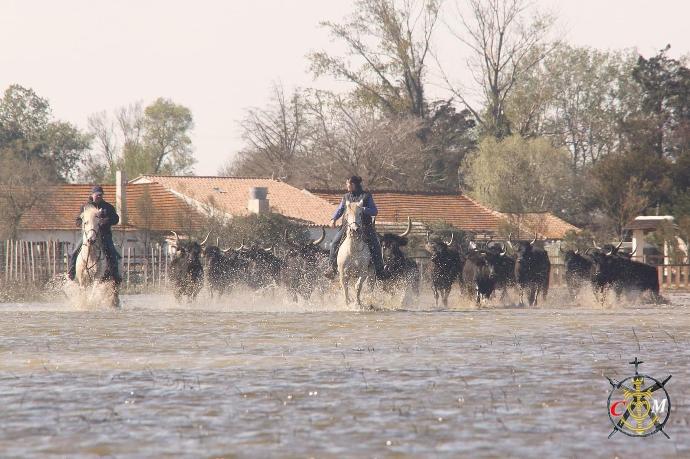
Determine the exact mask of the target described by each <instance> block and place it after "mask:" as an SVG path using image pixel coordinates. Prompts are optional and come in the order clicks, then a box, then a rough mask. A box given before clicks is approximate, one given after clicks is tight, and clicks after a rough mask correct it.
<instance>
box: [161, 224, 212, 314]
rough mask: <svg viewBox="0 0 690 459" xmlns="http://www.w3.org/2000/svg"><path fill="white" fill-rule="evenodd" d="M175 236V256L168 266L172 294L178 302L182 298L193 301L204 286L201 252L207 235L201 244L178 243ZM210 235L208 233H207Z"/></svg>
mask: <svg viewBox="0 0 690 459" xmlns="http://www.w3.org/2000/svg"><path fill="white" fill-rule="evenodd" d="M173 234H174V235H175V244H174V245H173V247H174V248H175V255H174V257H173V259H172V261H171V264H170V278H171V280H172V284H173V294H174V295H175V298H176V299H177V300H178V301H180V300H181V299H182V297H185V296H186V297H188V299H189V300H195V299H196V296H197V295H198V294H199V291H200V290H201V287H203V285H204V268H203V266H202V264H201V250H202V247H203V246H204V244H206V241H207V240H208V235H206V238H205V239H204V240H203V241H202V242H196V241H187V242H180V238H179V237H178V236H177V233H175V232H174V231H173ZM209 234H210V233H209Z"/></svg>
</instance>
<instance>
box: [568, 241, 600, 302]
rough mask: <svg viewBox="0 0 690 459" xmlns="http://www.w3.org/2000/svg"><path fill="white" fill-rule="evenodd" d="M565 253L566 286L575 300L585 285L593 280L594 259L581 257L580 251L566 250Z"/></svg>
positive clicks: (585, 256) (586, 256)
mask: <svg viewBox="0 0 690 459" xmlns="http://www.w3.org/2000/svg"><path fill="white" fill-rule="evenodd" d="M562 253H563V263H564V264H565V284H566V286H567V287H568V292H569V293H570V296H571V297H572V298H575V297H576V296H577V294H578V292H579V290H580V289H581V288H582V286H583V285H584V284H589V283H590V282H591V280H592V267H593V261H592V257H590V256H588V255H581V254H580V252H579V251H578V250H566V251H564V252H562Z"/></svg>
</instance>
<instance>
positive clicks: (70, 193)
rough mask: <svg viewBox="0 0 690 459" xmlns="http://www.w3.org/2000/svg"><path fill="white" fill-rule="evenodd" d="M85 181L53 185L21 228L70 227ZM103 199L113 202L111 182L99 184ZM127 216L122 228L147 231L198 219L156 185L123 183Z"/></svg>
mask: <svg viewBox="0 0 690 459" xmlns="http://www.w3.org/2000/svg"><path fill="white" fill-rule="evenodd" d="M91 186H92V185H89V184H62V185H56V186H55V187H53V188H52V189H50V190H49V191H48V192H47V193H46V198H45V199H43V200H42V201H41V202H40V203H38V204H36V205H34V207H32V208H31V209H30V210H28V211H27V212H26V213H25V214H24V215H23V216H22V219H21V221H20V229H22V230H74V229H75V223H74V220H75V218H76V217H77V214H78V213H79V209H80V208H81V206H82V204H84V203H85V202H86V201H87V199H88V197H89V195H90V194H91ZM103 192H104V195H105V199H106V200H107V201H108V202H109V203H111V204H112V205H115V185H103ZM126 196H127V219H128V225H127V226H125V229H133V228H146V229H149V230H151V231H170V230H175V231H183V232H184V231H189V230H198V229H199V227H200V224H201V223H202V220H201V218H190V217H193V215H194V214H193V209H192V208H191V207H190V206H189V205H187V204H186V203H185V202H184V201H183V200H182V199H180V198H178V197H177V196H175V195H174V194H172V193H170V192H169V191H167V190H166V189H165V188H163V187H162V186H160V185H158V184H155V183H154V184H141V185H140V184H131V183H130V184H127V186H126Z"/></svg>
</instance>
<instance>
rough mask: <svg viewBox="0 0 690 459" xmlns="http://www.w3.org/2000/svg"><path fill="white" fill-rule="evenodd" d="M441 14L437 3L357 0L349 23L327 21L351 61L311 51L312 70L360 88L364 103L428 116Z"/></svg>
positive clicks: (358, 90)
mask: <svg viewBox="0 0 690 459" xmlns="http://www.w3.org/2000/svg"><path fill="white" fill-rule="evenodd" d="M438 13H439V2H438V1H437V0H422V1H414V0H404V1H397V2H396V1H395V0H359V1H358V2H357V3H356V8H355V11H354V13H353V14H352V15H351V16H350V17H349V18H348V20H347V22H345V23H343V24H337V23H332V22H323V23H322V25H323V26H324V27H326V28H328V29H329V30H330V32H331V35H332V36H333V37H334V38H335V39H337V40H339V41H341V42H343V43H344V44H345V45H346V46H347V54H348V57H353V58H355V60H356V63H354V64H353V63H351V62H350V60H349V59H348V58H347V57H345V58H344V57H336V56H332V55H329V54H328V53H326V52H325V51H320V52H315V53H311V54H310V56H309V58H310V60H311V68H312V71H313V72H314V73H315V74H316V75H317V76H320V75H323V74H330V75H332V76H334V77H336V78H339V79H345V80H347V81H350V82H351V83H354V84H355V85H356V88H357V90H356V93H357V94H358V96H359V97H360V99H361V100H364V101H366V102H369V103H373V104H374V105H376V106H379V107H381V108H382V109H383V110H384V111H386V112H387V113H388V114H389V115H390V114H412V115H414V116H418V117H424V116H425V115H426V103H425V97H424V73H425V70H426V63H425V61H426V58H427V56H428V54H429V51H430V47H431V36H432V32H433V30H434V26H435V25H436V21H437V18H438Z"/></svg>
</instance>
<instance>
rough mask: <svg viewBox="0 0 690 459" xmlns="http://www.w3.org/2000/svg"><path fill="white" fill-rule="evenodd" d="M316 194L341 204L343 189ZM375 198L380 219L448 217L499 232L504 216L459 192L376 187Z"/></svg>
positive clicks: (458, 225)
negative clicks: (408, 190) (495, 213)
mask: <svg viewBox="0 0 690 459" xmlns="http://www.w3.org/2000/svg"><path fill="white" fill-rule="evenodd" d="M312 193H314V194H315V195H317V196H319V197H321V198H323V199H326V200H328V201H329V202H331V203H333V204H339V203H340V199H341V198H342V196H343V194H344V193H343V192H342V191H329V190H313V191H312ZM371 193H372V195H373V197H374V202H375V203H376V207H377V208H378V210H379V214H378V216H377V217H376V220H377V222H388V223H393V222H406V221H407V217H408V216H409V217H410V218H411V219H412V220H413V221H416V222H424V223H426V224H433V223H437V222H440V221H444V222H446V223H448V224H450V225H453V226H454V227H456V228H458V229H462V230H465V231H474V232H491V233H496V232H497V231H498V229H499V226H500V224H501V218H500V217H499V216H497V215H494V213H493V212H492V211H491V210H490V209H488V208H486V207H484V206H482V205H481V204H478V203H477V202H475V201H474V200H472V199H470V198H468V197H467V196H465V195H462V194H459V193H434V192H428V193H425V192H406V191H387V190H380V191H375V190H372V192H371Z"/></svg>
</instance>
